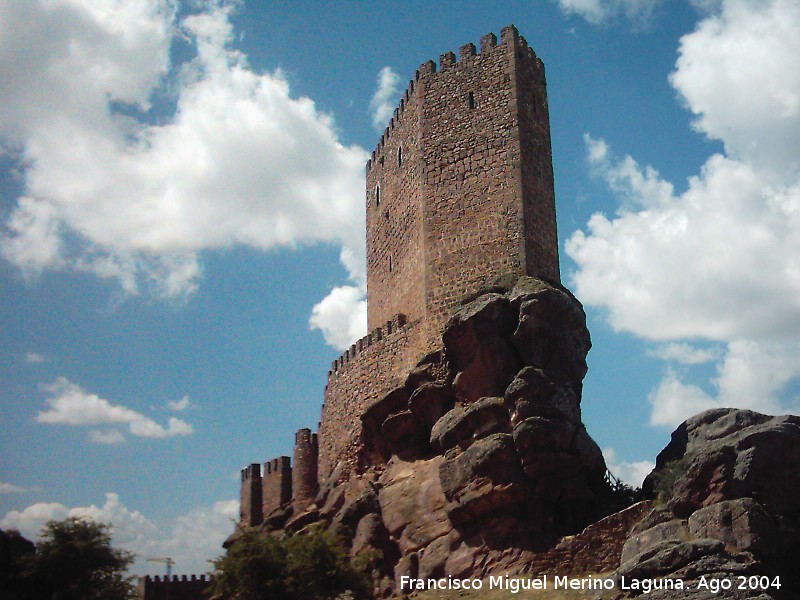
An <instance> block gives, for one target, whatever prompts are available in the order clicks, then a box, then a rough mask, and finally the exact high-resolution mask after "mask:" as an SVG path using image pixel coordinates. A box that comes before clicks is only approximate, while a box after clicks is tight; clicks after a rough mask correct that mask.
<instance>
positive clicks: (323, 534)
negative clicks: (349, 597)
mask: <svg viewBox="0 0 800 600" xmlns="http://www.w3.org/2000/svg"><path fill="white" fill-rule="evenodd" d="M285 545H286V557H287V569H286V574H287V585H288V587H289V589H290V590H291V591H292V593H293V597H295V598H309V599H311V600H323V599H325V598H335V597H336V596H338V595H339V594H342V593H343V592H345V591H348V590H349V591H351V592H353V593H354V594H355V596H356V597H358V598H361V597H365V596H366V595H367V593H368V589H369V582H368V580H367V578H366V575H365V573H364V572H363V571H360V570H359V568H358V566H356V565H354V564H353V563H352V562H351V561H350V557H349V556H348V554H347V551H346V550H345V549H344V546H343V544H342V542H341V540H339V539H337V538H336V537H335V536H334V534H333V533H331V532H330V531H324V530H323V529H322V528H321V527H315V528H313V529H311V530H310V531H309V532H307V533H305V534H303V535H296V536H293V537H290V538H288V539H287V540H286V542H285Z"/></svg>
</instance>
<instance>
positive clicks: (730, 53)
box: [670, 0, 800, 185]
mask: <svg viewBox="0 0 800 600" xmlns="http://www.w3.org/2000/svg"><path fill="white" fill-rule="evenodd" d="M670 82H671V83H672V85H673V86H674V87H675V89H676V90H677V91H678V92H679V93H680V94H681V95H682V96H683V99H684V101H685V103H686V105H687V107H688V108H689V110H691V111H692V113H694V114H695V115H696V120H695V123H694V125H695V127H696V128H697V129H698V130H699V131H701V132H703V133H705V134H706V135H708V136H709V137H711V138H714V139H718V140H722V141H723V142H724V144H725V151H726V154H727V155H728V156H729V157H731V158H733V159H735V160H741V161H742V162H744V163H746V164H747V165H750V166H752V167H753V168H754V169H755V170H757V171H758V174H759V177H760V178H764V179H766V178H767V176H770V177H769V179H766V181H767V182H770V181H771V180H773V179H775V180H777V183H778V185H781V184H786V183H787V176H791V177H792V178H793V180H794V181H796V178H797V176H798V171H799V170H800V136H798V135H797V131H798V129H799V128H800V2H797V0H767V1H765V2H758V3H754V2H752V1H748V0H727V1H725V2H722V3H721V4H720V5H719V7H718V9H717V12H715V13H714V14H712V15H710V16H708V17H707V18H705V19H704V20H703V21H702V22H701V23H700V24H699V25H698V26H697V28H696V29H695V31H694V32H692V33H690V34H688V35H685V36H683V37H682V38H681V44H680V48H679V57H678V61H677V64H676V68H675V71H674V72H673V73H672V75H671V77H670Z"/></svg>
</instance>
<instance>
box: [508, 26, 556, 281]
mask: <svg viewBox="0 0 800 600" xmlns="http://www.w3.org/2000/svg"><path fill="white" fill-rule="evenodd" d="M509 35H511V36H516V35H517V33H516V31H515V30H512V31H510V32H509ZM514 58H515V63H516V68H515V69H514V72H515V74H516V77H517V85H516V86H515V87H514V92H515V94H516V104H517V116H518V118H519V131H520V149H521V151H522V163H521V174H520V178H519V181H520V185H521V191H522V198H523V205H522V206H523V215H524V218H525V229H524V230H525V253H526V256H527V261H526V266H527V275H530V276H532V277H541V278H542V279H546V280H548V281H552V282H559V281H560V280H561V276H560V272H559V260H558V234H557V227H556V200H555V188H554V181H553V159H552V151H551V142H550V113H549V108H548V104H547V80H546V78H545V72H544V63H543V62H542V61H541V60H540V59H539V58H537V57H536V55H535V54H534V52H533V49H532V48H530V47H529V46H528V45H527V43H526V42H525V38H523V37H521V36H520V37H518V40H517V53H516V55H515V57H514Z"/></svg>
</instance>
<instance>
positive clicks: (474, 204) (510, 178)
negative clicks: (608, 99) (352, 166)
mask: <svg viewBox="0 0 800 600" xmlns="http://www.w3.org/2000/svg"><path fill="white" fill-rule="evenodd" d="M366 213H367V289H368V307H369V308H368V311H369V317H368V320H369V329H370V330H372V329H374V328H377V327H380V326H382V325H383V324H384V323H386V322H387V321H390V320H391V319H392V318H394V317H395V315H397V314H404V315H405V316H406V318H407V320H408V321H409V322H415V321H417V320H422V321H424V327H425V329H426V331H425V335H424V341H423V345H424V346H425V347H433V346H436V345H438V343H439V340H438V336H439V334H440V333H441V329H442V327H443V325H444V323H445V322H446V321H447V318H448V317H449V314H450V310H451V308H452V307H453V305H454V304H457V303H458V302H459V301H460V300H461V299H462V298H463V297H464V296H465V295H467V294H470V293H472V292H475V291H477V290H478V289H480V288H481V287H482V286H483V285H485V284H486V283H489V282H491V281H492V280H493V279H495V278H497V277H498V276H500V275H505V274H508V275H533V276H537V277H541V278H543V279H546V280H550V281H553V282H558V281H559V280H560V276H559V265H558V240H557V234H556V214H555V198H554V192H553V166H552V159H551V150H550V122H549V116H548V107H547V89H546V83H545V73H544V65H543V63H542V61H541V60H539V59H538V58H537V57H536V55H535V54H534V52H533V50H532V49H531V48H530V47H528V45H527V43H526V41H525V39H524V38H523V37H521V36H520V35H519V34H518V32H517V30H516V28H514V27H513V26H509V27H506V28H504V29H503V30H502V32H501V43H500V44H499V45H498V44H497V38H496V36H495V35H494V34H489V35H486V36H484V37H483V38H482V39H481V49H480V53H477V52H476V48H475V46H474V45H473V44H467V45H465V46H462V47H461V50H460V56H459V59H458V60H456V57H455V55H454V54H453V53H452V52H448V53H446V54H443V55H442V56H441V59H440V69H439V71H438V72H437V70H436V65H435V64H434V63H433V62H432V61H429V62H427V63H424V64H423V65H422V66H421V67H420V69H419V71H417V73H416V74H415V76H414V79H413V80H412V81H411V84H410V86H409V88H408V89H407V91H406V93H405V94H404V96H403V97H402V99H401V101H400V105H399V107H398V108H397V109H396V111H395V113H394V118H392V120H391V122H390V124H389V126H388V127H387V128H386V131H385V132H384V134H383V136H382V137H381V140H380V142H379V144H378V147H377V148H376V150H375V152H373V154H372V158H371V159H370V160H369V162H368V163H367V194H366ZM424 349H425V348H423V350H424Z"/></svg>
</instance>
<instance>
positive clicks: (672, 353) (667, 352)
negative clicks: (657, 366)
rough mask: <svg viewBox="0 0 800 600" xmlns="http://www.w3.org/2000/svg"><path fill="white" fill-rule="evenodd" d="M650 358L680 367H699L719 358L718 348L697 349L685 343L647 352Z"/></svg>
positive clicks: (660, 347) (661, 346)
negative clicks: (677, 364)
mask: <svg viewBox="0 0 800 600" xmlns="http://www.w3.org/2000/svg"><path fill="white" fill-rule="evenodd" d="M648 354H649V355H650V356H655V357H656V358H660V359H661V360H665V361H670V362H676V363H679V364H682V365H700V364H703V363H707V362H711V361H714V360H716V359H717V358H719V356H720V351H719V349H718V348H716V347H714V348H698V347H696V346H692V345H691V344H687V343H685V342H684V343H670V344H661V345H660V346H658V347H656V348H654V349H652V350H649V351H648Z"/></svg>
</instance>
